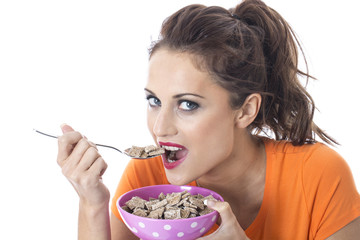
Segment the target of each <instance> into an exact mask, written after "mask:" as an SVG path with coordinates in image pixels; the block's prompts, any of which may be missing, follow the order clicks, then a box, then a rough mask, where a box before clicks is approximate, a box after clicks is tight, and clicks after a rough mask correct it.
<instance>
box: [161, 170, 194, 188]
mask: <svg viewBox="0 0 360 240" xmlns="http://www.w3.org/2000/svg"><path fill="white" fill-rule="evenodd" d="M171 175H174V174H170V173H166V178H167V180H168V181H169V183H170V184H172V185H177V186H182V185H187V184H189V183H190V182H192V180H190V181H189V180H187V179H186V178H184V177H183V176H171Z"/></svg>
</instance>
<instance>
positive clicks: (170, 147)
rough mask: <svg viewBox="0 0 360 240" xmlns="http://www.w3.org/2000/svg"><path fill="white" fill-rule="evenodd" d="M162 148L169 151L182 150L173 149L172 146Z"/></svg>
mask: <svg viewBox="0 0 360 240" xmlns="http://www.w3.org/2000/svg"><path fill="white" fill-rule="evenodd" d="M162 148H164V149H166V150H168V151H179V150H181V149H182V148H178V147H172V146H162Z"/></svg>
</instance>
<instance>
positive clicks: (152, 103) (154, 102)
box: [146, 96, 161, 107]
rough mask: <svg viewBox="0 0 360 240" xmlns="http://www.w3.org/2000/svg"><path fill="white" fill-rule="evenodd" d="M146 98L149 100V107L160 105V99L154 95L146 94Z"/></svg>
mask: <svg viewBox="0 0 360 240" xmlns="http://www.w3.org/2000/svg"><path fill="white" fill-rule="evenodd" d="M146 99H147V100H148V102H149V105H150V107H160V106H161V101H160V100H159V99H158V98H157V97H154V96H148V97H146Z"/></svg>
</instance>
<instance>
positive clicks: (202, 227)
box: [117, 185, 224, 240]
mask: <svg viewBox="0 0 360 240" xmlns="http://www.w3.org/2000/svg"><path fill="white" fill-rule="evenodd" d="M185 190H186V191H188V192H189V193H190V194H191V195H196V194H201V195H203V196H204V197H206V196H208V195H212V196H213V197H214V198H215V199H217V200H219V201H224V199H223V198H222V197H221V196H220V195H219V194H218V193H216V192H213V191H211V190H209V189H206V188H201V187H193V186H176V185H154V186H148V187H142V188H138V189H135V190H132V191H129V192H127V193H125V194H123V195H122V196H121V197H119V199H118V200H117V208H118V211H119V213H120V215H121V217H122V219H123V220H124V222H125V224H126V226H127V227H128V228H129V229H130V230H131V231H132V232H133V233H134V234H135V235H136V236H137V237H139V238H140V239H142V240H150V239H151V240H154V239H162V240H164V239H171V240H175V239H179V240H193V239H196V238H199V237H201V236H202V235H204V234H205V233H207V232H208V231H209V230H210V229H211V228H212V227H213V225H214V224H215V223H216V220H217V219H218V217H219V213H218V212H217V211H213V212H211V213H208V214H205V215H203V216H198V217H193V218H185V219H152V218H147V217H139V216H136V215H134V214H131V213H128V212H126V211H125V210H123V209H122V208H121V207H122V206H124V205H125V203H126V202H127V201H129V200H130V199H131V198H132V197H135V196H137V197H141V198H143V199H145V200H149V198H150V197H152V198H157V197H158V196H159V194H160V193H164V194H165V195H166V194H167V193H173V192H183V191H185Z"/></svg>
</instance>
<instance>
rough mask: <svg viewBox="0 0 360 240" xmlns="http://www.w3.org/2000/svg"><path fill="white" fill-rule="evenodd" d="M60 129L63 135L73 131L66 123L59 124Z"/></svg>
mask: <svg viewBox="0 0 360 240" xmlns="http://www.w3.org/2000/svg"><path fill="white" fill-rule="evenodd" d="M60 128H61V130H62V132H63V133H67V132H72V131H74V129H73V128H72V127H70V126H69V125H67V124H66V123H63V124H61V125H60Z"/></svg>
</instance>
